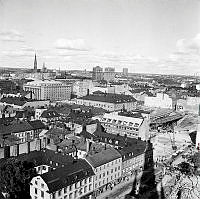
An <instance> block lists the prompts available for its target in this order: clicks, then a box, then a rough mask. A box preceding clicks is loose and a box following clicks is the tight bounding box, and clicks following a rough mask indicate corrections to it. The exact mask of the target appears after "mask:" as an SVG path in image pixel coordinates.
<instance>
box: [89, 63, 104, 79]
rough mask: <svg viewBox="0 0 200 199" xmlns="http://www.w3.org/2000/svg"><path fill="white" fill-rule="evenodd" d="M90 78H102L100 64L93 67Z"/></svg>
mask: <svg viewBox="0 0 200 199" xmlns="http://www.w3.org/2000/svg"><path fill="white" fill-rule="evenodd" d="M92 79H93V80H97V81H100V80H102V79H103V68H101V67H100V66H96V67H94V68H93V71H92Z"/></svg>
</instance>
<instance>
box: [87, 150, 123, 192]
mask: <svg viewBox="0 0 200 199" xmlns="http://www.w3.org/2000/svg"><path fill="white" fill-rule="evenodd" d="M85 159H86V161H87V162H88V163H89V164H90V165H91V166H92V168H93V170H94V173H95V176H94V192H95V193H94V195H95V196H97V195H99V194H100V193H102V192H103V190H107V189H108V188H112V187H114V184H115V183H117V180H118V179H119V178H121V167H122V157H121V155H120V153H119V152H118V151H117V150H115V149H114V148H112V147H109V148H105V149H103V150H101V151H100V152H98V153H94V154H91V155H90V154H88V155H87V156H86V157H85Z"/></svg>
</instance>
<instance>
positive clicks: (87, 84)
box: [72, 80, 93, 97]
mask: <svg viewBox="0 0 200 199" xmlns="http://www.w3.org/2000/svg"><path fill="white" fill-rule="evenodd" d="M92 88H93V82H92V80H79V81H76V82H74V84H73V87H72V93H73V94H74V95H76V96H77V97H83V96H85V95H87V94H88V92H89V90H91V89H92Z"/></svg>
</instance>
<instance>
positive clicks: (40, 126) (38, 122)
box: [28, 120, 45, 130]
mask: <svg viewBox="0 0 200 199" xmlns="http://www.w3.org/2000/svg"><path fill="white" fill-rule="evenodd" d="M28 123H29V124H30V125H31V126H32V128H33V130H37V129H45V125H44V124H43V123H42V121H41V120H34V121H28Z"/></svg>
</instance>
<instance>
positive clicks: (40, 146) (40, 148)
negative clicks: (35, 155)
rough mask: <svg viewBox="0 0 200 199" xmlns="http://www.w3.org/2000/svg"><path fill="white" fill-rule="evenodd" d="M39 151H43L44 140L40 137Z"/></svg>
mask: <svg viewBox="0 0 200 199" xmlns="http://www.w3.org/2000/svg"><path fill="white" fill-rule="evenodd" d="M39 144H40V145H39V151H41V150H42V140H41V139H39Z"/></svg>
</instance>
